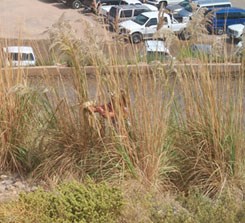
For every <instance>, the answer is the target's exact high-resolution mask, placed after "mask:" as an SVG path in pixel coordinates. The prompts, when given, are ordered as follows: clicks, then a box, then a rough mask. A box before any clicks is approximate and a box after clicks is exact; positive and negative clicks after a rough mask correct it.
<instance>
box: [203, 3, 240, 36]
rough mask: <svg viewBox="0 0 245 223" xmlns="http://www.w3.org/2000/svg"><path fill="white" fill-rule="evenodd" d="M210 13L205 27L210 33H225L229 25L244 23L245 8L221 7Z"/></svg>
mask: <svg viewBox="0 0 245 223" xmlns="http://www.w3.org/2000/svg"><path fill="white" fill-rule="evenodd" d="M210 13H211V21H210V22H209V23H208V24H207V29H208V31H209V32H210V33H215V34H217V35H222V34H224V33H226V30H227V27H228V26H229V25H234V24H244V23H245V9H242V8H235V7H230V8H223V9H217V10H214V11H211V12H210Z"/></svg>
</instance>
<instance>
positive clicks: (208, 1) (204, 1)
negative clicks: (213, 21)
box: [176, 0, 232, 22]
mask: <svg viewBox="0 0 245 223" xmlns="http://www.w3.org/2000/svg"><path fill="white" fill-rule="evenodd" d="M194 3H195V4H196V7H197V11H199V10H200V9H202V8H204V9H206V10H207V11H212V10H214V9H217V8H227V7H232V4H231V2H230V0H198V1H195V2H194ZM192 15H193V7H192V5H191V4H188V5H186V6H185V7H184V8H183V9H181V10H180V11H179V12H178V13H177V16H176V17H178V18H182V21H186V22H187V21H188V20H190V19H191V17H192Z"/></svg>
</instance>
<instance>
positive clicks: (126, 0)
mask: <svg viewBox="0 0 245 223" xmlns="http://www.w3.org/2000/svg"><path fill="white" fill-rule="evenodd" d="M118 3H119V4H112V5H107V4H102V6H101V7H100V9H99V14H100V15H102V16H104V17H108V14H109V11H110V9H111V7H112V6H114V5H145V6H147V7H148V8H149V9H150V10H151V11H157V10H158V9H157V7H156V6H153V5H150V4H145V3H142V2H141V1H139V0H121V1H118Z"/></svg>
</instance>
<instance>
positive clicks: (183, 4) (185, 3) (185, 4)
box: [179, 1, 189, 7]
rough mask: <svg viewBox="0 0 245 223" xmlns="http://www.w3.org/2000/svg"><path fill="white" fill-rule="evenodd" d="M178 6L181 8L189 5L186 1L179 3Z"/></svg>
mask: <svg viewBox="0 0 245 223" xmlns="http://www.w3.org/2000/svg"><path fill="white" fill-rule="evenodd" d="M179 5H180V6H182V7H186V6H187V5H189V2H188V1H183V2H180V3H179Z"/></svg>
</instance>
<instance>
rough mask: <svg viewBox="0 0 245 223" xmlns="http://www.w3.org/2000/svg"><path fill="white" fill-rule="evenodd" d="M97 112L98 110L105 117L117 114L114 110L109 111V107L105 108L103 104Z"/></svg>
mask: <svg viewBox="0 0 245 223" xmlns="http://www.w3.org/2000/svg"><path fill="white" fill-rule="evenodd" d="M96 112H98V113H99V114H100V115H102V116H103V117H104V118H113V117H114V116H115V114H114V112H113V111H108V110H107V109H104V107H102V106H99V107H97V108H96Z"/></svg>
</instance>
